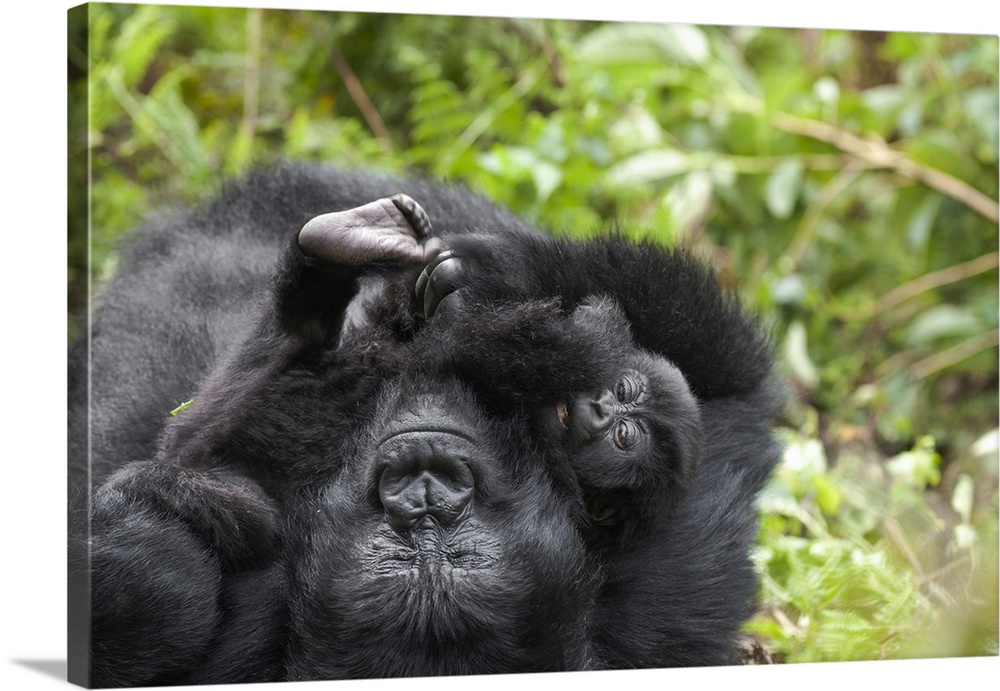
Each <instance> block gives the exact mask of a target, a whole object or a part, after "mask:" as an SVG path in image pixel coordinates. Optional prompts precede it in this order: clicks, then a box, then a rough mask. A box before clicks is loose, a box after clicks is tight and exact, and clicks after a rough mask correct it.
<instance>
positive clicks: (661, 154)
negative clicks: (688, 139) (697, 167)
mask: <svg viewBox="0 0 1000 691" xmlns="http://www.w3.org/2000/svg"><path fill="white" fill-rule="evenodd" d="M690 168H691V166H690V162H689V160H688V157H687V156H686V155H685V154H684V153H683V152H680V151H677V150H676V149H658V150H653V151H643V152H642V153H638V154H635V155H634V156H629V157H628V158H626V159H625V160H624V161H621V162H620V163H617V164H615V165H614V166H612V167H611V169H610V170H608V172H607V173H605V181H606V182H607V184H608V185H610V186H612V187H630V186H632V185H638V184H643V183H649V182H659V181H661V180H665V179H666V178H669V177H673V176H675V175H680V174H681V173H685V172H687V171H688V170H690Z"/></svg>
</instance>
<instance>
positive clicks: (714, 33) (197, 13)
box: [69, 4, 1000, 662]
mask: <svg viewBox="0 0 1000 691" xmlns="http://www.w3.org/2000/svg"><path fill="white" fill-rule="evenodd" d="M85 11H86V12H88V15H87V16H86V17H85V18H84V19H85V21H84V22H83V23H81V24H74V23H72V22H71V35H70V65H69V68H70V75H69V89H70V103H71V113H70V142H69V144H70V165H71V170H70V176H71V190H72V192H71V199H70V202H71V206H70V217H69V226H70V235H69V242H70V264H71V266H70V284H69V303H70V310H71V312H78V311H79V310H80V309H81V308H83V307H84V306H85V304H86V301H85V296H86V286H87V279H88V271H90V272H92V274H93V277H94V279H95V285H97V286H98V290H99V284H100V280H101V279H103V278H106V277H107V276H109V275H111V274H113V272H114V270H115V261H116V259H115V258H116V254H115V241H116V240H117V239H118V238H120V237H121V236H122V234H123V233H125V232H127V231H128V230H129V229H130V228H132V227H135V226H136V225H137V224H139V223H140V222H141V220H142V218H143V216H144V214H146V213H148V212H150V211H152V210H154V209H157V208H161V207H164V206H168V205H172V204H179V203H187V202H191V201H196V200H200V199H204V198H206V197H208V196H210V195H211V193H212V192H213V191H215V190H216V189H218V187H219V185H220V183H221V181H222V180H223V179H224V178H226V177H228V176H232V175H239V174H240V173H241V172H243V171H245V170H246V169H247V168H248V167H249V166H251V165H253V164H254V163H257V162H266V161H269V160H273V159H275V158H277V157H289V158H299V159H312V160H318V161H329V162H333V163H336V164H339V165H342V166H348V167H373V168H379V169H383V170H387V171H406V170H412V171H417V172H419V173H421V174H423V175H426V176H429V177H433V178H437V179H442V180H449V181H457V182H460V183H463V184H465V185H467V186H469V187H471V188H473V189H476V190H479V191H481V192H483V193H484V194H486V195H488V196H489V197H492V198H493V199H495V200H496V201H498V202H500V203H503V204H506V205H508V206H509V207H511V208H513V209H514V210H516V211H518V212H520V213H521V214H523V215H525V216H527V217H528V218H530V219H532V220H534V221H535V222H536V223H537V224H539V225H540V226H541V227H543V228H548V229H551V230H552V232H556V233H563V234H570V235H576V236H586V235H589V234H591V233H594V232H597V231H599V230H600V229H602V228H605V227H608V226H609V225H613V224H618V223H620V224H622V225H623V226H624V227H625V228H627V229H628V232H629V233H633V234H635V235H636V236H649V237H653V238H656V239H657V240H659V241H662V242H664V243H676V242H685V243H688V244H691V245H694V246H695V247H697V248H698V249H699V251H701V252H702V253H703V254H705V255H706V256H709V257H711V258H712V260H713V261H714V263H715V264H716V265H717V266H718V267H719V271H720V273H721V276H722V278H723V280H724V281H726V282H727V283H730V284H732V285H733V286H739V288H740V289H741V290H742V291H743V292H744V294H745V295H746V296H747V299H748V301H750V302H752V303H753V304H755V305H756V306H757V307H758V308H759V309H760V310H761V312H762V313H763V314H765V315H767V316H768V318H769V319H770V320H771V321H772V322H773V324H774V332H775V340H776V342H777V343H778V344H779V350H780V354H781V358H780V359H781V367H782V370H783V374H784V376H786V377H787V379H788V381H789V382H790V384H789V385H790V388H791V391H792V402H791V405H790V406H789V409H788V411H787V416H786V418H785V419H784V420H783V421H782V425H781V427H780V429H779V434H780V435H781V436H782V437H783V439H784V440H785V441H786V443H787V445H788V446H787V452H786V454H785V458H784V461H783V464H782V466H781V467H780V468H779V470H778V472H777V473H776V475H775V477H774V478H773V480H772V482H771V483H770V485H769V487H768V488H767V491H766V492H765V494H764V496H763V497H762V498H761V502H760V505H761V510H762V514H763V520H762V526H761V535H760V544H759V548H758V550H757V552H756V554H755V558H756V563H757V565H758V567H759V569H760V573H761V576H762V589H761V608H760V613H759V615H758V616H757V617H756V618H755V619H754V620H753V621H752V622H750V624H749V625H748V626H747V637H746V645H747V657H748V659H753V660H756V661H788V662H798V661H824V660H858V659H885V658H899V657H914V656H962V655H996V654H997V619H998V615H997V588H998V583H997V540H998V534H997V514H998V504H997V496H998V491H997V485H998V469H997V465H998V460H997V459H998V446H1000V444H998V430H997V424H998V399H997V396H998V392H997V359H998V356H997V342H998V323H997V322H998V305H997V301H998V300H997V298H998V283H997V266H998V253H997V246H998V229H997V218H998V211H997V202H996V199H997V195H998V81H997V80H998V74H997V73H998V41H997V37H996V36H970V35H931V34H903V33H880V32H850V31H819V30H790V29H770V28H749V27H740V28H731V27H710V26H697V27H696V26H685V25H655V24H615V23H594V22H580V21H538V20H519V19H502V18H498V19H484V18H456V17H446V16H416V15H414V16H395V15H376V14H343V13H327V12H307V11H269V10H262V9H251V10H245V9H235V8H205V7H190V8H185V7H166V6H152V5H147V6H143V5H138V6H132V5H108V4H91V5H89V8H88V9H87V10H85ZM88 176H89V177H88ZM88 180H89V189H88V187H87V181H88ZM88 192H89V198H88V194H87V193H88ZM88 201H89V203H90V206H89V212H90V217H89V218H90V228H89V230H90V233H89V234H88V225H87V223H88V206H87V204H88ZM88 243H89V247H88ZM74 324H75V322H74Z"/></svg>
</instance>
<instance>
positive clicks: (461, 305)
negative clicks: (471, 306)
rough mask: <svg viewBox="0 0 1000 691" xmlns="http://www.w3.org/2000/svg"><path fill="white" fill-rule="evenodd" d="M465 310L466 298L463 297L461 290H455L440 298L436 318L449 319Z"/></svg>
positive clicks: (436, 308) (435, 309)
mask: <svg viewBox="0 0 1000 691" xmlns="http://www.w3.org/2000/svg"><path fill="white" fill-rule="evenodd" d="M463 311H465V298H463V297H462V293H461V292H460V291H455V292H452V293H448V294H447V295H445V296H443V297H442V298H441V299H440V300H438V302H437V305H436V306H435V308H434V316H435V318H436V319H445V320H447V319H452V318H454V317H455V316H456V315H458V314H461V313H462V312H463Z"/></svg>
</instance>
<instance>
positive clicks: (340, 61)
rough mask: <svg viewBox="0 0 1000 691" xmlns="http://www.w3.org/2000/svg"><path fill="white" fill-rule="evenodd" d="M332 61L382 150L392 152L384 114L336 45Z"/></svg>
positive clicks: (333, 49) (332, 51) (331, 53)
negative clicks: (380, 111) (379, 112)
mask: <svg viewBox="0 0 1000 691" xmlns="http://www.w3.org/2000/svg"><path fill="white" fill-rule="evenodd" d="M330 61H331V62H332V63H333V68H334V69H335V70H337V74H338V75H340V79H341V81H343V82H344V86H345V87H346V88H347V93H348V94H350V96H351V100H352V101H354V105H356V106H357V107H358V110H360V111H361V117H363V118H364V119H365V122H366V123H368V127H369V128H370V129H371V131H372V132H373V133H374V134H375V138H376V139H378V142H379V144H381V146H382V150H383V151H385V152H386V153H392V136H391V135H390V134H389V130H388V129H387V128H386V126H385V123H384V122H383V121H382V116H381V115H379V114H378V110H377V109H376V108H375V104H374V103H372V100H371V99H370V98H368V94H367V93H366V92H365V88H364V87H363V86H362V85H361V80H360V79H358V76H357V75H356V74H355V73H354V70H352V69H351V66H350V65H349V64H347V60H346V59H345V58H344V56H343V54H341V52H340V51H339V50H337V47H336V46H332V47H331V48H330Z"/></svg>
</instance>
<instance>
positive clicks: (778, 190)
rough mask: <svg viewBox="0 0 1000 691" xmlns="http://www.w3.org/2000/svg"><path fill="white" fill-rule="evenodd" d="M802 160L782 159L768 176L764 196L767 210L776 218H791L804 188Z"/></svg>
mask: <svg viewBox="0 0 1000 691" xmlns="http://www.w3.org/2000/svg"><path fill="white" fill-rule="evenodd" d="M802 171H803V168H802V162H801V161H800V160H798V159H797V158H789V159H786V160H784V161H782V163H781V165H779V166H778V167H777V168H776V169H775V171H774V172H773V173H771V175H769V176H768V178H767V184H766V186H765V188H764V198H765V202H766V204H767V210H768V211H770V212H771V215H773V216H774V217H775V218H781V219H785V218H789V217H790V216H791V215H792V211H794V210H795V202H796V201H798V198H799V192H800V191H801V190H802Z"/></svg>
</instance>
